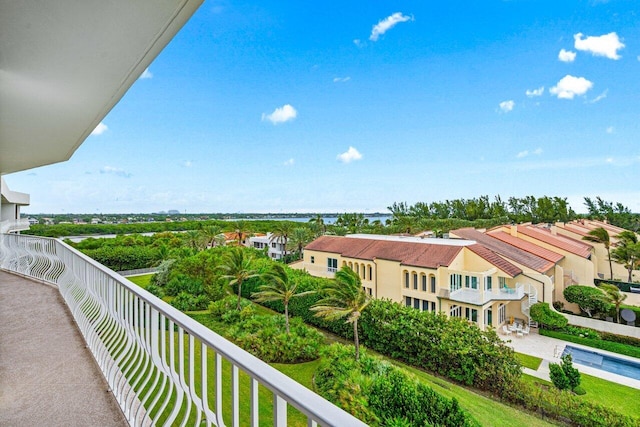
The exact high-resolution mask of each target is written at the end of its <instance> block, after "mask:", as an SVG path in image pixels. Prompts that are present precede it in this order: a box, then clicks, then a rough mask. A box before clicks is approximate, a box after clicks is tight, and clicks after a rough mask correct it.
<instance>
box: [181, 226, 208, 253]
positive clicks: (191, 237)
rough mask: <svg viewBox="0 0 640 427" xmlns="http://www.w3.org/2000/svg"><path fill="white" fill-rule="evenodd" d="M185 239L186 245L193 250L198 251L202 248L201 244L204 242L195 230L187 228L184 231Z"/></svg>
mask: <svg viewBox="0 0 640 427" xmlns="http://www.w3.org/2000/svg"><path fill="white" fill-rule="evenodd" d="M185 236H186V239H187V246H189V247H190V248H191V249H193V250H194V251H196V252H198V251H199V250H200V249H202V245H203V244H204V240H203V239H202V235H201V234H200V233H199V232H198V231H196V230H189V231H187V232H186V233H185Z"/></svg>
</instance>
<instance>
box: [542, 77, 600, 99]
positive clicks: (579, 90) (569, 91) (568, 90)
mask: <svg viewBox="0 0 640 427" xmlns="http://www.w3.org/2000/svg"><path fill="white" fill-rule="evenodd" d="M592 87H593V82H590V81H589V80H587V79H585V78H584V77H574V76H571V75H569V74H567V75H566V76H564V77H563V78H562V79H560V81H559V82H558V84H557V85H555V86H554V87H552V88H551V89H549V93H551V94H552V95H557V96H558V99H573V97H574V96H576V95H584V94H585V93H587V91H588V90H589V89H591V88H592Z"/></svg>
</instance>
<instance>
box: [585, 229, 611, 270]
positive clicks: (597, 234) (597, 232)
mask: <svg viewBox="0 0 640 427" xmlns="http://www.w3.org/2000/svg"><path fill="white" fill-rule="evenodd" d="M582 240H587V241H589V242H594V243H602V244H603V245H604V248H605V249H606V250H607V258H609V273H610V276H611V277H610V279H609V280H613V264H612V263H611V238H610V237H609V232H608V231H607V230H605V229H604V228H602V227H598V228H594V229H593V230H591V231H589V233H587V235H586V236H584V237H583V238H582Z"/></svg>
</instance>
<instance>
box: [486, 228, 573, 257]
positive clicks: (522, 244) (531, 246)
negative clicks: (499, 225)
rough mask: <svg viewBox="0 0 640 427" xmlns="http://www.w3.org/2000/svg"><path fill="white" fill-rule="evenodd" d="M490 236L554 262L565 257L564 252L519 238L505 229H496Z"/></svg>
mask: <svg viewBox="0 0 640 427" xmlns="http://www.w3.org/2000/svg"><path fill="white" fill-rule="evenodd" d="M489 236H491V237H493V238H495V239H498V240H501V241H503V242H505V243H508V244H510V245H511V246H515V247H516V248H519V249H522V250H523V251H526V252H529V253H532V254H534V255H537V256H539V257H540V258H544V259H546V260H547V261H551V262H553V263H557V262H559V261H561V260H562V259H563V258H564V255H562V254H559V253H557V252H554V251H552V250H549V249H546V248H543V247H542V246H539V245H536V244H535V243H532V242H528V241H526V240H523V239H519V238H517V237H514V236H512V235H511V234H509V233H505V232H504V231H494V232H491V233H489Z"/></svg>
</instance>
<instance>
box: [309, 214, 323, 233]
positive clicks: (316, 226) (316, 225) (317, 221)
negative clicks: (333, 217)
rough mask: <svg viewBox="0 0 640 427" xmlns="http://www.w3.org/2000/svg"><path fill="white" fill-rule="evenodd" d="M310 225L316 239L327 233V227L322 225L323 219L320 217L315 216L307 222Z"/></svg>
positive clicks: (318, 215)
mask: <svg viewBox="0 0 640 427" xmlns="http://www.w3.org/2000/svg"><path fill="white" fill-rule="evenodd" d="M309 223H310V224H311V227H312V230H314V232H315V235H316V237H318V236H322V235H323V234H325V233H326V232H327V226H326V225H325V223H324V218H322V215H320V214H317V215H316V216H315V217H313V218H311V219H310V220H309Z"/></svg>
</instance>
